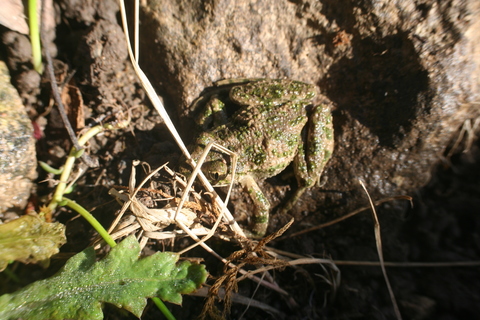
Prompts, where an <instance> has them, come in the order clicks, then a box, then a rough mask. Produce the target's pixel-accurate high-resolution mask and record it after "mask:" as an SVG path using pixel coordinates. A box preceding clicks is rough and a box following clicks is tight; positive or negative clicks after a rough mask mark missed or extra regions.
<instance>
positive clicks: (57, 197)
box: [48, 126, 104, 212]
mask: <svg viewBox="0 0 480 320" xmlns="http://www.w3.org/2000/svg"><path fill="white" fill-rule="evenodd" d="M103 130H104V128H103V126H95V127H93V128H91V129H90V130H88V131H87V132H86V133H85V134H84V135H83V136H81V137H80V139H78V144H79V145H80V147H83V146H84V145H85V143H87V141H88V140H89V139H91V138H92V137H94V136H95V135H96V134H98V133H99V132H102V131H103ZM82 152H83V149H82V150H81V151H80V152H79V151H77V149H75V148H72V149H71V150H70V153H69V154H68V157H67V160H66V161H65V165H64V166H63V172H62V174H61V175H60V182H59V183H58V185H57V188H56V189H55V193H54V194H53V198H52V201H50V203H49V204H48V209H49V210H50V212H53V211H55V209H56V208H57V206H58V203H59V202H60V201H62V197H63V195H64V194H65V190H66V188H67V181H68V178H69V177H70V174H71V173H72V169H73V165H74V163H75V160H76V159H77V158H78V157H80V156H81V153H82Z"/></svg>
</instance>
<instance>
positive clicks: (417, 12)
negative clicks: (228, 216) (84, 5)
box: [141, 0, 480, 212]
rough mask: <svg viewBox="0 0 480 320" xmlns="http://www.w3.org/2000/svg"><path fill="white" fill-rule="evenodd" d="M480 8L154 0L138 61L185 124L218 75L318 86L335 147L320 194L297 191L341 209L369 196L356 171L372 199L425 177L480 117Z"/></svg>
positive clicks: (416, 184) (145, 20)
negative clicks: (329, 110)
mask: <svg viewBox="0 0 480 320" xmlns="http://www.w3.org/2000/svg"><path fill="white" fill-rule="evenodd" d="M479 16H480V14H479V8H478V4H476V3H474V2H470V1H448V2H441V3H440V2H437V1H431V0H427V1H422V2H421V3H419V2H414V1H399V2H395V1H394V2H391V1H362V2H358V3H354V2H350V1H344V2H342V3H341V4H339V3H338V2H337V1H322V2H318V1H306V0H305V1H292V2H281V3H280V2H278V1H273V0H271V1H231V0H212V1H207V2H205V1H193V2H192V1H175V2H169V1H151V2H149V7H147V8H144V11H143V15H142V26H141V31H142V34H143V47H142V50H141V51H142V52H143V56H142V57H141V63H143V66H144V69H145V70H146V72H147V74H148V75H149V76H150V77H151V79H152V80H153V82H154V85H156V86H157V87H158V88H159V89H160V92H161V93H163V94H164V97H165V98H166V102H167V107H168V106H170V111H171V114H172V115H178V116H179V119H178V121H179V123H180V124H182V125H183V127H187V128H189V125H188V124H189V123H190V122H189V121H190V119H191V116H192V113H194V112H195V110H190V108H189V105H190V103H191V102H192V101H193V100H194V99H195V98H196V97H197V96H198V95H199V94H200V92H201V91H202V90H203V89H204V88H205V87H207V86H209V85H210V84H211V83H212V82H213V81H217V80H220V79H223V78H264V77H265V78H292V79H296V80H301V81H305V82H310V83H314V84H317V85H318V86H319V89H320V91H321V92H322V93H323V94H324V95H326V96H327V97H328V98H329V99H330V100H331V101H333V102H335V103H336V109H335V110H334V112H333V116H334V126H335V140H336V147H335V151H334V156H333V159H332V160H331V161H330V162H329V164H328V168H327V170H326V172H325V175H326V176H327V177H328V182H327V183H326V184H325V185H324V187H323V190H327V191H326V192H325V191H324V192H322V193H319V192H317V190H314V191H313V192H312V194H311V197H308V196H306V197H304V199H305V201H307V200H306V199H307V198H309V201H310V200H313V201H316V203H317V204H318V205H319V206H321V207H322V206H323V207H324V208H325V206H326V207H327V212H328V206H329V204H330V206H331V207H332V208H333V207H336V208H339V207H340V206H339V205H341V207H342V210H345V211H347V210H350V209H352V207H353V206H355V207H358V205H359V203H365V202H366V200H365V196H364V194H363V191H362V189H361V187H360V185H359V183H358V180H359V179H361V180H363V181H364V182H365V183H366V186H367V188H368V190H369V191H370V192H371V195H372V196H373V197H374V198H382V197H388V196H392V195H398V194H402V193H411V192H412V191H413V190H416V189H417V188H418V187H420V186H422V185H424V184H425V183H426V182H427V181H428V179H429V177H430V171H431V168H432V166H433V165H434V164H435V163H437V162H438V160H439V158H440V157H441V155H442V153H443V152H444V150H445V148H446V146H447V145H448V143H449V142H450V141H451V139H452V138H453V136H454V135H455V133H456V132H457V130H458V128H459V127H460V126H461V125H462V123H463V122H464V121H465V120H467V119H471V118H475V117H477V116H478V114H479V109H478V105H477V104H476V102H477V101H479V80H478V79H479V77H478V75H479V71H480V69H479V67H478V63H479V61H480V59H479V49H478V43H479V37H480V36H479V34H478V33H475V30H476V29H478V26H479V23H478V20H479V19H478V18H479ZM174 108H175V109H174ZM185 138H187V140H188V139H189V138H191V137H190V136H188V135H185ZM279 197H282V195H279ZM310 198H311V199H310ZM299 209H300V210H299V211H301V209H305V210H307V209H308V205H307V204H305V206H304V207H303V208H302V206H301V205H300V206H299ZM335 210H338V209H335ZM323 212H325V211H323Z"/></svg>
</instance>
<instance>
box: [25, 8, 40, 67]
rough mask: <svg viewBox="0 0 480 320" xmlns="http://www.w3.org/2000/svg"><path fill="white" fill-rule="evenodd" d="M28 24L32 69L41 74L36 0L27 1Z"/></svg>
mask: <svg viewBox="0 0 480 320" xmlns="http://www.w3.org/2000/svg"><path fill="white" fill-rule="evenodd" d="M28 24H29V27H30V41H31V42H32V57H33V68H34V69H35V71H37V72H38V73H40V74H42V73H43V64H42V47H41V45H40V31H39V28H38V15H37V0H29V1H28Z"/></svg>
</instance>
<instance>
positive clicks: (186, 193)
mask: <svg viewBox="0 0 480 320" xmlns="http://www.w3.org/2000/svg"><path fill="white" fill-rule="evenodd" d="M212 148H216V149H218V150H219V151H222V152H225V153H227V154H230V156H231V157H232V159H233V160H232V168H236V167H237V154H236V153H234V152H232V151H230V150H228V149H227V148H225V147H223V146H221V145H219V144H217V143H215V142H210V143H209V144H208V145H207V146H206V147H205V149H204V150H203V152H202V155H201V156H200V158H199V159H198V161H197V165H196V166H195V169H194V170H193V172H192V174H191V175H190V177H189V178H188V182H187V186H186V187H185V190H184V193H183V195H182V198H181V199H180V203H179V204H178V207H177V213H178V212H180V209H181V208H182V207H183V205H184V204H185V202H186V201H187V197H188V196H189V194H190V190H191V188H192V185H193V183H194V181H195V179H196V178H197V175H198V173H199V172H200V170H201V169H202V164H203V163H204V162H205V158H206V157H207V155H208V153H209V152H210V150H211V149H212ZM234 179H235V170H232V178H231V181H230V186H229V188H228V192H227V196H226V197H225V205H227V204H228V199H229V198H230V193H231V191H232V187H233V181H234ZM176 216H177V215H176V214H175V217H176ZM221 220H222V219H221V217H218V218H217V222H215V225H214V226H213V228H212V230H211V231H210V232H209V233H208V234H207V235H206V236H205V237H203V238H202V239H201V240H200V241H198V242H195V243H194V244H192V245H191V246H189V247H188V248H186V249H184V250H182V251H181V252H180V254H182V253H185V252H188V251H189V250H192V249H193V248H195V247H196V246H198V245H199V244H200V243H204V242H205V241H207V240H208V239H210V238H211V237H212V236H213V235H214V234H215V230H216V229H217V227H218V225H219V224H220V221H221Z"/></svg>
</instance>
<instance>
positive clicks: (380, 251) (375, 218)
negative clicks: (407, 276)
mask: <svg viewBox="0 0 480 320" xmlns="http://www.w3.org/2000/svg"><path fill="white" fill-rule="evenodd" d="M358 181H359V182H360V184H361V186H362V188H363V190H365V193H366V195H367V197H368V202H369V203H370V207H371V209H372V218H373V221H374V229H375V240H376V241H375V242H376V244H377V253H378V258H379V260H380V268H381V269H382V273H383V277H384V279H385V283H386V284H387V288H388V293H389V294H390V299H391V300H392V304H393V310H394V312H395V316H396V317H397V319H398V320H402V314H401V313H400V309H398V304H397V299H396V298H395V294H394V293H393V289H392V286H391V285H390V280H389V279H388V275H387V269H386V268H385V263H384V262H385V261H384V260H383V248H382V235H381V232H380V231H381V230H380V221H379V220H378V216H377V212H376V210H375V205H374V204H373V201H372V198H370V194H369V193H368V190H367V188H366V187H365V184H364V183H363V182H362V180H358Z"/></svg>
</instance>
